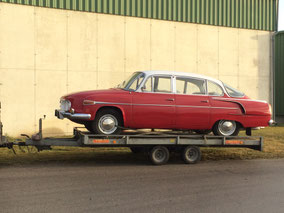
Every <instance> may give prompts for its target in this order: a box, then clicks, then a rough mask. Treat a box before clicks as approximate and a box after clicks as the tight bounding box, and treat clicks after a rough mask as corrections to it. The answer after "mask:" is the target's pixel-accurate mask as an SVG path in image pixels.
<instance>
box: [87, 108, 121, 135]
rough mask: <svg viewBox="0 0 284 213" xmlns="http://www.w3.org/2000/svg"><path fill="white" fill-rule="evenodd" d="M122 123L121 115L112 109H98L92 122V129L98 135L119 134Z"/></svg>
mask: <svg viewBox="0 0 284 213" xmlns="http://www.w3.org/2000/svg"><path fill="white" fill-rule="evenodd" d="M122 125H123V120H122V115H121V113H119V112H118V111H116V110H114V109H103V110H101V111H99V112H98V113H97V115H96V117H95V120H94V121H93V123H92V131H93V132H94V133H97V134H100V135H119V134H120V133H121V128H119V126H122Z"/></svg>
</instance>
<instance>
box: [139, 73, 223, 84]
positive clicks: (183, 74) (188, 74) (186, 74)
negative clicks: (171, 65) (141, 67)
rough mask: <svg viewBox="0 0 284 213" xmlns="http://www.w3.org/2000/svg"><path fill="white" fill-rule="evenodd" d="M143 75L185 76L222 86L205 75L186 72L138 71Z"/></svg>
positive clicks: (219, 82)
mask: <svg viewBox="0 0 284 213" xmlns="http://www.w3.org/2000/svg"><path fill="white" fill-rule="evenodd" d="M140 72H143V73H145V74H146V75H147V76H150V75H174V76H186V77H193V78H202V79H206V80H210V81H213V82H216V83H218V84H221V85H222V81H220V80H217V79H215V78H211V77H208V76H205V75H200V74H195V73H188V72H176V71H165V70H145V71H140Z"/></svg>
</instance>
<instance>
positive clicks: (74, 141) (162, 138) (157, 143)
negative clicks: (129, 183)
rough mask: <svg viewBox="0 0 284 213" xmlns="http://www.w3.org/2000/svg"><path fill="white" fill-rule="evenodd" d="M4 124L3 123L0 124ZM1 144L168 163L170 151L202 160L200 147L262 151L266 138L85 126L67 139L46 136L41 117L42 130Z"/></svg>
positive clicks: (188, 161)
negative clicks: (102, 151) (100, 130)
mask: <svg viewBox="0 0 284 213" xmlns="http://www.w3.org/2000/svg"><path fill="white" fill-rule="evenodd" d="M1 126H2V124H1ZM0 133H1V137H0V138H1V139H0V147H7V148H10V149H13V146H15V145H17V146H34V147H36V148H37V150H38V151H42V150H47V149H51V148H52V146H73V147H94V148H95V147H128V148H130V149H131V151H132V152H133V153H147V154H148V156H149V158H150V160H151V162H152V163H153V164H154V165H162V164H166V163H167V162H168V160H169V157H170V153H172V152H178V153H180V154H181V156H182V159H183V160H184V162H185V163H186V164H194V163H197V162H199V161H200V159H201V151H200V148H201V147H224V148H233V147H234V148H250V149H254V150H259V151H262V146H263V139H262V137H258V136H244V137H237V136H232V137H222V136H211V135H194V134H186V133H183V132H163V131H157V132H156V131H151V132H124V134H123V135H97V134H91V133H90V132H88V131H86V130H85V129H84V128H83V127H82V128H79V127H76V128H74V131H73V135H72V136H71V137H68V138H66V137H65V138H60V137H53V138H43V137H42V135H43V134H42V119H40V120H39V132H38V133H36V134H34V135H32V136H31V137H30V136H28V135H26V134H22V136H25V137H26V138H27V139H26V140H25V141H22V142H19V141H15V142H8V141H7V140H6V138H5V137H4V136H3V135H2V128H1V132H0Z"/></svg>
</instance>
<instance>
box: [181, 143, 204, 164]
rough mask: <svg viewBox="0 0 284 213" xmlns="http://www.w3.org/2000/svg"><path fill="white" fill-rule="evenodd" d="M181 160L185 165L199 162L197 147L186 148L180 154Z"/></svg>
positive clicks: (199, 152) (199, 154)
mask: <svg viewBox="0 0 284 213" xmlns="http://www.w3.org/2000/svg"><path fill="white" fill-rule="evenodd" d="M182 159H183V161H184V162H185V163H187V164H194V163H197V162H198V161H200V160H201V151H200V149H199V147H197V146H187V147H185V148H184V150H183V152H182Z"/></svg>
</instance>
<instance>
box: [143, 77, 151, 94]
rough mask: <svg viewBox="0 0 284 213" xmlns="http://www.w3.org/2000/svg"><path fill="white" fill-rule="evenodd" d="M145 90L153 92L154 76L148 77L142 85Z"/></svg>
mask: <svg viewBox="0 0 284 213" xmlns="http://www.w3.org/2000/svg"><path fill="white" fill-rule="evenodd" d="M142 91H143V92H152V77H150V78H148V79H147V80H146V82H145V84H144V86H143V87H142Z"/></svg>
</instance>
